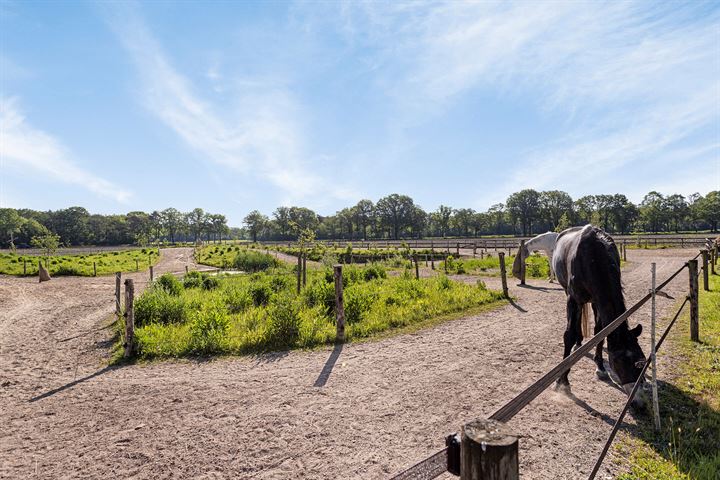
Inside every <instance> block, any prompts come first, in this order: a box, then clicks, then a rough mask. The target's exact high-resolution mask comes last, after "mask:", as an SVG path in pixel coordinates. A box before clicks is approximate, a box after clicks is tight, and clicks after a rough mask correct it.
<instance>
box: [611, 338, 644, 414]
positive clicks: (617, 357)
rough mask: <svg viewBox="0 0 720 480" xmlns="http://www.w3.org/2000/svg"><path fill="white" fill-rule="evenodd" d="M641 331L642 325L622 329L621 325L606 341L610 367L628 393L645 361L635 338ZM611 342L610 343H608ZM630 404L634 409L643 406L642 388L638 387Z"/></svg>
mask: <svg viewBox="0 0 720 480" xmlns="http://www.w3.org/2000/svg"><path fill="white" fill-rule="evenodd" d="M641 332H642V325H637V326H636V327H635V328H632V329H623V327H622V326H621V327H620V328H618V330H616V331H615V332H613V334H611V335H612V336H613V337H614V338H613V339H612V342H611V341H608V360H609V361H610V367H611V368H612V369H613V371H614V372H615V374H616V375H617V376H618V378H619V379H620V383H621V384H622V387H623V390H625V392H626V393H627V394H628V395H629V394H630V392H631V391H632V388H633V386H634V384H635V382H636V381H637V379H638V377H639V376H640V373H641V372H642V369H643V367H644V366H645V362H646V361H647V360H646V358H645V354H643V351H642V349H641V348H640V345H639V344H638V340H637V339H638V337H639V336H640V333H641ZM611 343H612V345H610V344H611ZM643 381H644V380H643ZM632 406H633V407H634V408H635V409H642V408H643V407H644V406H645V401H644V398H643V394H642V389H638V391H637V393H636V394H635V397H634V399H633V403H632Z"/></svg>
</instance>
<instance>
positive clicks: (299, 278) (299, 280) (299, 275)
mask: <svg viewBox="0 0 720 480" xmlns="http://www.w3.org/2000/svg"><path fill="white" fill-rule="evenodd" d="M301 283H302V254H300V253H298V260H297V293H300V286H301Z"/></svg>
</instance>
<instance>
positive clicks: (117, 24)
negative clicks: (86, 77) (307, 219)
mask: <svg viewBox="0 0 720 480" xmlns="http://www.w3.org/2000/svg"><path fill="white" fill-rule="evenodd" d="M108 18H109V21H110V24H111V26H112V28H113V29H114V30H115V32H116V33H117V36H118V38H119V39H120V41H121V42H122V44H123V45H124V46H125V48H126V49H127V51H128V52H129V53H130V55H131V58H132V60H133V62H134V63H135V65H136V67H137V70H138V72H139V75H140V79H141V82H140V85H139V87H140V91H141V94H142V98H143V103H144V104H145V106H146V107H147V108H148V109H149V111H150V112H152V113H153V114H154V115H156V116H157V117H158V118H159V119H160V120H161V121H162V122H163V123H165V124H166V125H167V126H168V127H170V128H171V129H172V130H174V131H175V132H176V133H177V134H178V135H179V137H180V138H181V139H182V140H183V141H184V142H185V143H186V144H187V145H189V146H190V147H192V148H193V149H195V150H196V151H197V152H198V153H200V154H201V155H202V156H203V157H205V158H206V159H207V160H209V161H211V162H213V163H215V164H218V165H222V166H224V167H227V168H229V169H231V170H234V171H236V172H239V173H240V174H242V175H246V176H250V177H254V178H257V179H259V180H261V181H265V182H269V184H271V185H273V186H275V187H277V188H278V189H279V190H280V191H281V192H282V195H283V196H284V198H283V201H284V202H292V201H297V200H307V201H310V202H311V203H312V201H313V198H318V197H321V196H322V197H326V198H327V197H328V196H329V197H332V198H340V199H346V198H348V197H349V196H351V195H352V192H351V191H350V190H349V189H347V188H345V187H342V186H334V183H333V182H330V181H327V180H326V179H324V178H323V177H322V176H321V175H319V174H317V173H314V172H313V171H312V161H308V160H309V157H310V156H309V155H308V154H307V152H306V150H305V145H304V141H303V140H304V139H303V134H302V128H301V122H300V121H299V118H300V111H299V110H300V109H299V106H298V104H297V102H296V101H295V100H294V97H293V95H292V94H291V93H290V91H289V90H288V89H287V88H285V87H283V86H282V85H281V84H280V85H278V83H280V82H276V83H274V84H273V83H270V84H267V83H265V82H262V81H260V80H257V79H252V78H250V79H248V78H243V79H238V80H237V81H235V82H234V91H233V92H232V98H226V101H225V102H224V103H223V104H222V105H217V104H215V105H213V104H212V102H211V101H209V100H207V98H204V97H203V95H202V94H200V93H198V89H197V88H196V87H194V86H193V85H192V83H191V82H190V80H189V79H188V78H187V77H186V76H184V75H182V74H181V73H180V72H179V71H178V70H176V69H175V68H174V67H173V66H172V64H171V61H170V60H169V58H168V56H167V55H166V53H165V52H164V51H163V48H162V46H161V45H160V43H159V42H158V40H157V39H156V38H155V37H154V36H153V35H152V33H151V32H150V30H149V28H148V27H147V25H146V24H145V22H144V20H143V18H142V15H141V14H140V12H139V9H138V8H137V6H136V5H134V4H123V5H122V6H117V8H114V9H112V10H111V11H110V12H109V15H108ZM206 77H208V78H209V79H210V80H211V81H212V82H213V83H214V84H215V85H214V87H213V88H214V89H215V90H216V92H217V91H218V90H217V85H218V84H219V83H218V82H219V81H220V80H221V76H220V73H219V71H218V68H217V65H213V66H211V68H210V69H209V70H208V71H207V74H206ZM229 83H230V82H229V80H228V79H227V78H223V84H224V85H228V84H229ZM224 90H225V87H224V86H223V88H222V91H224ZM229 95H230V94H228V97H229ZM310 160H311V158H310Z"/></svg>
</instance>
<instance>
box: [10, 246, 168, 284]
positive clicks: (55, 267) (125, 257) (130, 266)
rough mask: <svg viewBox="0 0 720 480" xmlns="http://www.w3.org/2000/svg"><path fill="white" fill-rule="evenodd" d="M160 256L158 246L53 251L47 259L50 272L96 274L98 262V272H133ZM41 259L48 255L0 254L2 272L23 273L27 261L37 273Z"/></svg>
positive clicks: (28, 269)
mask: <svg viewBox="0 0 720 480" xmlns="http://www.w3.org/2000/svg"><path fill="white" fill-rule="evenodd" d="M159 259H160V257H159V255H158V252H157V250H156V249H150V248H148V249H142V250H124V251H114V252H103V253H91V254H87V253H86V254H78V255H54V256H51V257H49V258H48V259H47V267H46V268H47V269H48V270H49V271H50V275H51V276H63V275H73V276H84V277H89V276H92V275H93V274H94V270H93V263H95V265H96V268H97V274H98V275H108V274H112V273H115V272H134V271H135V269H136V263H135V261H136V260H137V268H139V269H140V270H145V269H146V268H148V267H149V266H150V265H155V264H156V263H157V262H158V260H159ZM38 261H42V263H43V265H45V257H39V256H33V255H22V254H17V253H2V254H0V273H4V274H6V275H20V276H21V275H23V264H25V265H26V268H27V270H26V274H27V275H37V274H38Z"/></svg>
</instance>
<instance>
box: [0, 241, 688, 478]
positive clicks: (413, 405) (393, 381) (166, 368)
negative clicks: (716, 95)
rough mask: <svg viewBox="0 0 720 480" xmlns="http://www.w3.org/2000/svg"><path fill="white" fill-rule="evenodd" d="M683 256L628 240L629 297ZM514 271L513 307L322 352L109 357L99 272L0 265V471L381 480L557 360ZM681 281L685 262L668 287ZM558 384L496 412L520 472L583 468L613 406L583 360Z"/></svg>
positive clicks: (185, 257)
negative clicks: (1, 272)
mask: <svg viewBox="0 0 720 480" xmlns="http://www.w3.org/2000/svg"><path fill="white" fill-rule="evenodd" d="M694 253H695V252H694V251H692V250H649V251H642V250H629V251H628V260H630V261H631V263H629V264H628V265H627V266H626V268H625V270H624V276H623V278H624V283H625V289H626V290H625V292H626V297H627V300H628V305H630V304H632V303H633V302H634V301H636V300H637V299H639V298H640V297H642V296H643V295H644V294H645V293H646V292H647V290H648V288H649V278H650V274H649V271H650V262H651V261H656V262H657V263H658V278H659V279H660V280H663V279H665V278H666V277H667V276H668V275H669V274H670V273H672V272H673V271H674V270H675V269H676V268H678V267H679V266H681V265H682V263H683V261H684V260H686V259H687V258H689V257H691V256H692V255H694ZM190 254H191V250H190V249H171V250H164V251H163V255H162V259H161V262H160V264H159V265H158V267H156V272H158V274H159V273H162V272H164V271H182V270H184V266H185V265H186V264H188V263H190V262H191V260H190ZM133 277H134V278H137V279H138V281H145V280H146V279H147V273H146V272H143V273H140V274H134V275H133ZM487 283H488V284H490V285H491V286H496V285H495V284H496V283H499V280H498V279H487ZM529 284H530V285H529V287H528V288H520V287H518V286H516V285H515V282H512V283H511V293H512V294H513V295H516V296H517V302H516V306H512V305H506V306H503V307H501V308H498V309H496V310H494V311H491V312H487V313H484V314H481V315H478V316H470V317H467V318H463V319H459V320H455V321H451V322H447V323H445V324H443V325H440V326H438V327H436V328H432V329H429V330H425V331H421V332H418V333H415V334H407V335H400V336H395V337H392V338H387V339H383V340H380V341H371V342H364V343H355V344H349V345H345V346H344V347H343V348H342V349H336V350H335V351H333V350H332V349H331V348H327V349H323V350H318V351H311V352H307V351H294V352H289V353H278V354H273V355H266V356H262V357H252V358H250V357H248V358H232V359H219V360H215V361H203V362H197V361H181V362H159V363H153V364H145V365H134V366H126V367H121V368H106V365H107V359H108V351H109V341H108V339H109V337H110V332H109V331H108V330H107V329H104V328H103V327H104V326H106V325H107V323H108V321H109V319H110V315H111V313H112V311H113V309H114V300H113V293H114V278H113V277H100V278H69V277H66V278H57V279H53V280H52V281H51V282H48V283H46V284H42V285H40V284H38V283H37V280H36V279H31V278H28V279H19V278H11V277H0V396H1V397H2V403H1V405H2V406H1V407H0V425H2V428H1V429H0V477H2V478H30V477H33V478H108V477H111V476H113V477H116V478H153V479H165V478H168V479H169V478H207V479H220V478H228V479H229V478H262V479H271V478H388V477H389V476H390V475H391V474H393V473H396V472H398V471H400V470H401V469H403V468H404V467H407V466H409V465H411V464H413V463H415V462H416V461H418V460H420V459H422V458H423V457H424V456H426V455H427V454H429V453H431V452H433V451H435V450H437V449H439V448H442V447H443V439H444V436H445V435H446V434H448V433H451V432H454V431H456V430H457V429H458V428H459V427H460V425H461V424H462V423H464V422H466V421H468V420H470V419H473V418H475V417H481V416H487V415H489V414H490V413H492V412H493V411H494V409H496V408H497V407H499V406H500V405H502V404H503V403H504V402H505V401H507V400H509V399H510V398H511V397H513V396H514V395H516V394H517V393H518V392H520V391H521V390H522V388H523V387H525V386H527V385H528V384H530V383H531V382H532V381H534V380H535V379H536V378H538V377H539V376H540V375H542V374H543V373H544V372H545V371H546V370H548V369H549V368H550V367H551V366H553V365H554V364H555V363H556V362H557V361H558V360H560V359H561V357H562V332H563V329H564V324H565V306H564V305H565V300H564V294H563V292H562V291H561V290H559V287H558V286H557V285H552V284H549V283H547V282H545V281H531V282H529ZM686 286H687V275H686V274H683V275H680V276H679V277H678V278H677V279H676V280H675V281H673V282H672V283H671V284H670V286H669V287H668V289H667V291H668V292H669V293H670V294H671V295H678V296H679V295H682V294H683V293H684V292H685V291H686V288H687V287H686ZM658 303H659V309H660V312H661V314H668V313H670V311H669V309H670V308H671V307H672V306H673V305H674V302H673V301H671V300H668V299H664V298H659V299H658ZM638 322H639V323H643V324H644V325H645V326H646V327H647V326H648V323H649V307H647V308H645V307H644V308H643V309H642V310H641V311H640V312H639V313H638V314H636V315H634V316H633V317H632V318H631V324H635V323H638ZM645 332H648V329H646V330H645ZM641 338H642V339H643V340H644V341H645V342H647V338H648V335H647V333H643V335H642V337H641ZM646 352H647V349H646ZM662 367H663V362H662V361H661V362H660V375H661V376H662V374H663V368H662ZM570 381H571V384H572V387H573V393H574V395H575V398H574V399H571V398H568V397H565V396H561V395H558V394H555V393H553V392H549V391H548V392H546V393H544V394H543V395H541V396H540V397H539V398H538V399H537V400H536V401H535V402H533V403H532V404H531V405H530V406H529V407H527V408H526V409H525V410H524V411H523V412H522V413H520V414H519V415H518V416H517V417H515V419H514V420H513V421H512V422H511V425H512V426H513V428H515V429H516V431H517V432H518V433H520V434H521V435H522V439H521V443H520V444H521V454H520V458H521V472H522V473H523V477H524V478H528V479H530V478H532V479H558V478H568V479H569V478H577V477H579V476H582V475H586V474H587V473H589V470H590V468H591V466H592V462H593V461H594V459H595V457H596V456H597V454H598V453H599V451H600V449H601V447H602V443H603V442H604V440H605V438H606V436H607V434H608V433H609V431H610V428H611V427H610V425H611V423H612V421H613V420H614V418H615V417H616V416H617V415H618V413H619V412H620V409H621V408H622V405H623V403H624V394H623V393H621V392H620V391H618V390H617V389H615V388H613V387H612V386H610V385H608V384H606V383H603V382H600V381H597V380H595V376H594V365H593V363H592V361H591V360H589V359H588V360H587V361H581V362H580V363H579V364H578V366H577V367H576V368H574V369H573V371H572V373H571V376H570ZM323 383H324V385H323V386H315V385H320V384H323ZM611 463H612V462H611V459H609V460H606V465H611ZM606 468H607V467H606ZM603 471H604V472H605V476H608V473H607V470H606V469H605V470H603ZM449 478H454V477H451V476H449Z"/></svg>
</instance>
